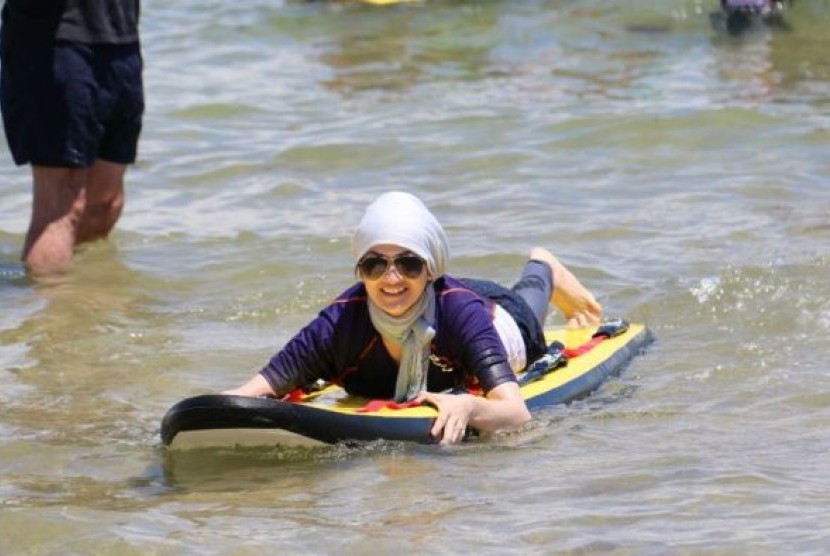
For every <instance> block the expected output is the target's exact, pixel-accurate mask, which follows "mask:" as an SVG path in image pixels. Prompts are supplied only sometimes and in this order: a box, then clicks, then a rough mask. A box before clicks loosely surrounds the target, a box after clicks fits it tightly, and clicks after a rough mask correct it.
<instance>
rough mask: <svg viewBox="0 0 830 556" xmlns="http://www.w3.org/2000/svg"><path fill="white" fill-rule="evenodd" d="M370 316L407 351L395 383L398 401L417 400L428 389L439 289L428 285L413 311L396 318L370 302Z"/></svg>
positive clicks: (376, 325)
mask: <svg viewBox="0 0 830 556" xmlns="http://www.w3.org/2000/svg"><path fill="white" fill-rule="evenodd" d="M369 317H370V318H371V319H372V324H373V325H374V326H375V328H376V329H377V330H378V332H380V333H381V334H382V335H384V336H388V337H389V338H392V339H393V340H394V341H395V342H396V343H397V344H399V345H400V346H401V347H402V348H403V352H402V354H401V362H400V365H398V379H397V382H396V384H395V401H396V402H406V401H409V400H412V399H414V398H415V397H417V396H418V394H419V393H420V392H421V391H422V390H426V386H427V369H428V368H429V355H430V347H429V346H430V342H431V341H432V338H434V337H435V328H433V325H434V324H435V289H434V288H433V286H432V283H429V284H427V287H426V288H425V289H424V293H423V294H421V297H420V298H419V299H418V301H417V302H415V305H413V306H412V307H411V308H410V309H409V311H407V312H406V313H405V314H403V315H401V316H400V317H393V316H390V315H388V314H386V313H384V312H383V311H382V310H380V309H379V308H378V307H377V306H376V305H375V304H374V303H372V301H371V300H369Z"/></svg>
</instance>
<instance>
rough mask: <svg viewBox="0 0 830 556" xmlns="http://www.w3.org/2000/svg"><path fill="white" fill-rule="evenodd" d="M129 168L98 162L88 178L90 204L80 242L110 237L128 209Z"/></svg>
mask: <svg viewBox="0 0 830 556" xmlns="http://www.w3.org/2000/svg"><path fill="white" fill-rule="evenodd" d="M126 172H127V166H126V165H124V164H116V163H114V162H107V161H105V160H96V161H95V163H94V164H93V165H92V167H91V168H90V169H89V172H88V174H87V179H86V188H85V189H86V195H85V197H86V204H85V207H84V211H83V215H82V218H81V222H80V226H79V228H78V235H77V237H76V243H83V242H85V241H93V240H96V239H104V238H106V237H107V236H108V235H109V233H110V231H112V229H113V228H114V227H115V224H116V223H117V222H118V218H119V217H120V216H121V211H122V210H123V208H124V174H125V173H126Z"/></svg>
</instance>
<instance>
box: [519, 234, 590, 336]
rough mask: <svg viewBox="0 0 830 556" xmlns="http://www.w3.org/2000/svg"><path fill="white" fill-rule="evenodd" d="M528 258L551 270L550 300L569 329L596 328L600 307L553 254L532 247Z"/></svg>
mask: <svg viewBox="0 0 830 556" xmlns="http://www.w3.org/2000/svg"><path fill="white" fill-rule="evenodd" d="M530 258H531V259H533V260H536V261H542V262H544V263H547V264H548V266H550V268H551V270H553V293H552V294H551V296H550V300H551V303H553V304H554V305H555V306H556V308H557V309H559V311H561V312H562V314H563V315H564V316H565V320H566V322H567V325H568V327H569V328H584V327H588V326H596V325H598V324H599V323H600V322H601V320H602V306H601V305H600V304H599V303H598V302H597V300H596V299H594V296H593V294H591V292H589V291H588V289H587V288H586V287H585V286H583V285H582V283H581V282H580V281H579V280H577V278H576V276H574V275H573V273H572V272H571V271H570V270H568V269H567V268H565V265H563V264H562V263H561V262H559V259H557V258H556V257H554V256H553V253H551V252H550V251H548V250H547V249H544V248H542V247H534V248H533V249H532V250H531V251H530Z"/></svg>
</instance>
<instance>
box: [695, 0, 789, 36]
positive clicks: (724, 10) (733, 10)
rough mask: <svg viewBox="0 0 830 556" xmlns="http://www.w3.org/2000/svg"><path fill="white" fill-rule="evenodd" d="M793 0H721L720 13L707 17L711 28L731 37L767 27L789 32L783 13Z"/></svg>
mask: <svg viewBox="0 0 830 556" xmlns="http://www.w3.org/2000/svg"><path fill="white" fill-rule="evenodd" d="M794 1H795V0H721V11H720V12H714V13H712V14H710V15H709V19H710V21H711V22H712V26H713V27H714V28H715V29H718V30H724V31H726V32H727V33H728V34H730V35H732V36H739V35H742V34H744V33H746V32H748V31H751V30H753V29H758V28H762V27H767V28H770V29H777V30H782V31H789V30H790V29H791V27H790V25H789V24H788V23H787V21H786V20H785V19H784V11H785V10H786V9H787V8H789V7H790V6H791V5H792V3H793V2H794Z"/></svg>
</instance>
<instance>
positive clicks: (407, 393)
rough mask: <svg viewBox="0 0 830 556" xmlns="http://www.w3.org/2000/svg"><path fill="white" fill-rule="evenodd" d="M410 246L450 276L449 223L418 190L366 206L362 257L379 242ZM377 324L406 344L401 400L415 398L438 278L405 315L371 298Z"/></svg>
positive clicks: (355, 240)
mask: <svg viewBox="0 0 830 556" xmlns="http://www.w3.org/2000/svg"><path fill="white" fill-rule="evenodd" d="M385 244H389V245H397V246H400V247H403V248H404V249H409V250H410V251H412V252H413V253H415V254H416V255H418V256H419V257H421V258H422V259H424V260H425V261H426V263H427V268H428V269H429V272H430V274H431V275H432V277H433V278H439V277H441V276H443V275H444V272H445V271H446V268H447V262H448V261H449V241H448V240H447V235H446V233H444V228H443V227H442V226H441V224H440V223H439V222H438V220H437V219H436V218H435V216H433V214H432V213H431V212H430V211H429V209H427V207H426V206H425V205H424V204H423V203H422V202H421V201H420V199H418V198H417V197H415V196H414V195H411V194H409V193H404V192H401V191H391V192H389V193H384V194H382V195H381V196H380V197H378V198H377V199H375V201H374V202H372V204H370V205H369V206H368V207H366V212H365V213H364V214H363V218H362V219H361V221H360V224H359V225H358V227H357V230H355V233H354V236H353V237H352V251H353V252H354V254H355V257H356V260H360V259H361V257H363V256H364V255H365V254H366V253H367V252H368V251H369V250H370V249H371V248H372V247H374V246H376V245H385ZM369 316H370V318H371V319H372V324H373V325H374V327H375V328H376V329H377V330H378V331H379V332H380V333H381V334H383V335H385V336H388V337H391V338H392V339H393V340H394V341H395V342H396V343H398V344H399V345H400V346H401V347H402V355H401V362H400V365H399V366H398V378H397V381H396V384H395V401H398V402H403V401H408V400H411V399H413V398H414V397H416V396H417V395H418V393H419V392H420V391H421V390H425V389H426V380H427V369H428V368H429V355H430V347H429V344H430V342H431V341H432V338H433V337H434V336H435V328H434V324H435V290H434V288H433V285H432V282H430V283H429V284H427V287H426V288H425V289H424V292H423V294H421V297H420V298H419V299H418V301H416V302H415V304H414V305H413V306H412V308H410V310H409V311H407V312H406V313H405V314H403V315H401V316H399V317H393V316H390V315H389V314H387V313H385V312H383V311H382V310H381V309H379V308H378V307H377V306H376V305H375V304H374V303H372V300H371V299H369Z"/></svg>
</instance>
